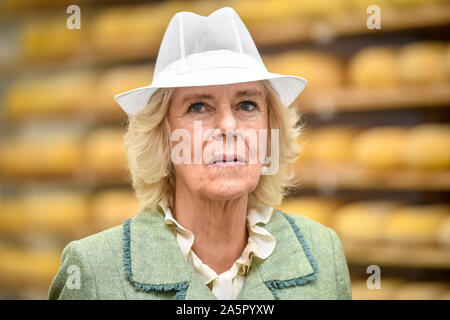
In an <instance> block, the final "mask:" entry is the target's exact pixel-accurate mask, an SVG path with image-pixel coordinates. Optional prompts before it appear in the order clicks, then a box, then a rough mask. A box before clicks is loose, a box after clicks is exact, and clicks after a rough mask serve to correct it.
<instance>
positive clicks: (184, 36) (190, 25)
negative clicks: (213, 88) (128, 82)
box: [115, 7, 307, 115]
mask: <svg viewBox="0 0 450 320" xmlns="http://www.w3.org/2000/svg"><path fill="white" fill-rule="evenodd" d="M265 79H267V80H269V81H270V83H271V84H272V86H273V87H274V88H275V90H276V91H277V92H278V94H279V96H280V99H281V102H282V103H283V104H284V105H285V106H289V105H290V104H291V103H292V102H293V101H294V100H295V99H296V98H297V96H298V95H299V94H300V92H302V90H303V89H304V88H305V86H306V82H307V81H306V80H305V79H303V78H301V77H297V76H293V75H281V74H277V73H271V72H269V71H267V68H266V66H265V65H264V62H263V61H262V59H261V56H260V54H259V52H258V49H257V48H256V45H255V43H254V41H253V39H252V37H251V35H250V33H249V32H248V30H247V28H246V26H245V25H244V23H243V22H242V20H241V18H240V17H239V15H238V14H237V12H236V11H235V10H234V9H232V8H230V7H224V8H221V9H218V10H216V11H214V12H213V13H211V14H210V15H209V16H207V17H204V16H201V15H198V14H195V13H192V12H186V11H182V12H178V13H176V14H175V15H174V16H173V17H172V19H171V20H170V22H169V25H168V27H167V30H166V32H165V34H164V37H163V39H162V42H161V47H160V48H159V52H158V57H157V59H156V64H155V69H154V74H153V81H152V84H151V85H148V86H145V87H140V88H137V89H133V90H130V91H126V92H123V93H120V94H118V95H116V96H115V100H116V101H117V103H118V104H119V105H120V106H121V107H122V109H123V110H124V111H125V112H126V113H127V114H128V115H135V114H137V113H139V112H140V111H141V110H142V109H144V108H145V107H146V106H147V103H148V101H149V99H150V97H151V96H152V95H153V94H154V93H155V91H156V90H158V89H159V88H175V87H192V86H210V85H222V84H232V83H240V82H249V81H258V80H265Z"/></svg>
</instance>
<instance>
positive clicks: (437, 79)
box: [398, 42, 449, 85]
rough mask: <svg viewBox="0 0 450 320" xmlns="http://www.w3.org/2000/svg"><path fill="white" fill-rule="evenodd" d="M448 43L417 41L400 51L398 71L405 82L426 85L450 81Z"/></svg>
mask: <svg viewBox="0 0 450 320" xmlns="http://www.w3.org/2000/svg"><path fill="white" fill-rule="evenodd" d="M445 50H446V45H445V43H440V42H416V43H412V44H410V45H407V46H405V47H403V48H402V49H401V50H400V52H399V61H398V72H399V75H400V78H401V80H402V81H403V82H405V83H408V84H417V85H426V84H435V83H442V82H446V81H448V79H449V77H448V74H447V61H446V56H445Z"/></svg>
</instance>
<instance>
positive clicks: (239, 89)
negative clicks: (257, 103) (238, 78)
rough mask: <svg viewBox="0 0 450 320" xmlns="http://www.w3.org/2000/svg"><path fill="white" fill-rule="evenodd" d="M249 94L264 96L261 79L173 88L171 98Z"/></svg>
mask: <svg viewBox="0 0 450 320" xmlns="http://www.w3.org/2000/svg"><path fill="white" fill-rule="evenodd" d="M243 96H251V97H253V98H255V99H263V98H264V85H263V84H262V82H261V81H253V82H242V83H233V84H225V85H215V86H201V87H182V88H175V91H174V93H173V98H174V99H176V100H177V101H180V102H182V101H186V100H189V99H195V98H203V99H220V98H234V97H243Z"/></svg>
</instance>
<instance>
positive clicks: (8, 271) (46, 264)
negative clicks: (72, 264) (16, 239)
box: [0, 245, 61, 290]
mask: <svg viewBox="0 0 450 320" xmlns="http://www.w3.org/2000/svg"><path fill="white" fill-rule="evenodd" d="M60 256H61V252H60V250H54V249H45V250H44V249H42V250H31V249H25V248H20V247H15V246H10V245H8V246H5V245H3V246H0V286H2V287H7V288H8V287H9V288H21V290H24V289H26V288H30V287H31V288H33V287H34V288H37V287H39V288H47V289H48V288H49V286H50V284H51V281H52V279H53V277H54V276H55V274H56V273H57V271H58V267H59V262H60Z"/></svg>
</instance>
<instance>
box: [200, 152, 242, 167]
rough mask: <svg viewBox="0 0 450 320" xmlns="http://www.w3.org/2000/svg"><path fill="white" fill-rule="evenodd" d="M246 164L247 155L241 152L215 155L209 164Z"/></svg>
mask: <svg viewBox="0 0 450 320" xmlns="http://www.w3.org/2000/svg"><path fill="white" fill-rule="evenodd" d="M226 164H230V165H231V164H245V157H244V156H242V155H240V154H222V155H214V157H213V159H211V160H210V161H209V162H208V165H226Z"/></svg>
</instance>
